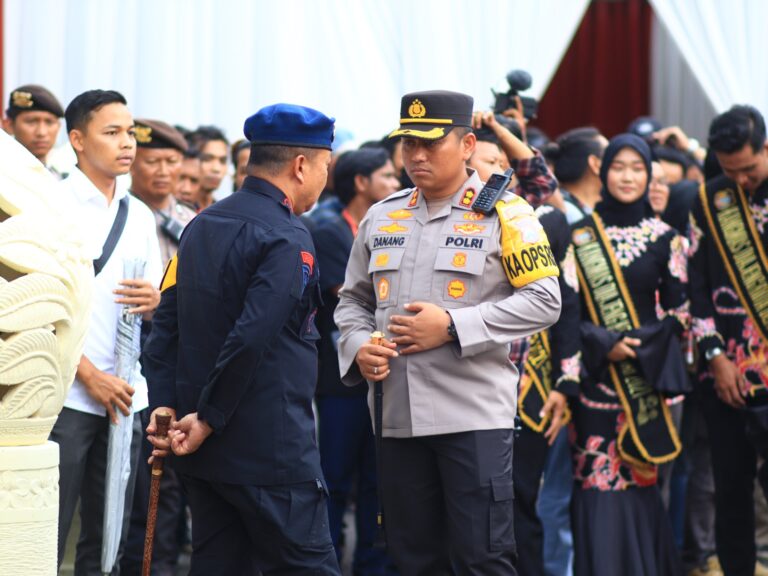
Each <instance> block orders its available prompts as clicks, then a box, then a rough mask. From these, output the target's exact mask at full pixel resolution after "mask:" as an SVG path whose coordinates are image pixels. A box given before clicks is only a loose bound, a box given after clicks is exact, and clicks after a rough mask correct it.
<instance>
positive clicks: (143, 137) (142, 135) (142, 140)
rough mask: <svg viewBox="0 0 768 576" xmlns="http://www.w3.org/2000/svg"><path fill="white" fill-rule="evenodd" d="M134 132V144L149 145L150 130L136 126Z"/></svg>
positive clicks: (150, 138) (146, 127) (150, 140)
mask: <svg viewBox="0 0 768 576" xmlns="http://www.w3.org/2000/svg"><path fill="white" fill-rule="evenodd" d="M134 130H135V132H136V142H138V143H139V144H149V143H150V142H152V128H150V127H149V126H140V125H139V124H137V125H136V127H135V128H134Z"/></svg>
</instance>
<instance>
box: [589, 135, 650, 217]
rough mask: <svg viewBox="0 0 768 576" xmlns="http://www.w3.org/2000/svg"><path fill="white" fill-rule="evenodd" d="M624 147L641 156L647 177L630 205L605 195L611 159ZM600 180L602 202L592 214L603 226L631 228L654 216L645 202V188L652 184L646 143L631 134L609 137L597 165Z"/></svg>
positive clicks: (648, 151) (646, 199)
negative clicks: (641, 191) (603, 221)
mask: <svg viewBox="0 0 768 576" xmlns="http://www.w3.org/2000/svg"><path fill="white" fill-rule="evenodd" d="M624 148H631V149H632V150H634V151H635V152H637V153H638V154H639V155H640V157H641V158H642V159H643V164H644V165H645V173H646V174H647V175H648V178H647V180H646V184H645V191H644V192H643V195H642V196H640V198H638V199H637V200H635V201H634V202H631V203H629V204H626V203H624V202H620V201H619V200H617V199H616V198H614V197H613V196H611V194H610V192H608V170H609V169H610V167H611V163H612V162H613V159H614V158H615V157H616V156H617V155H618V153H619V152H621V151H622V150H623V149H624ZM600 181H601V182H602V183H603V189H602V191H601V192H600V195H601V197H602V200H601V201H600V202H599V203H598V204H597V206H596V207H595V211H596V212H597V213H598V214H599V215H600V217H601V218H602V219H603V220H605V223H606V224H609V225H612V226H634V225H635V224H637V223H638V222H640V220H642V219H643V218H653V217H654V214H653V208H651V203H650V201H649V200H648V187H649V185H650V183H651V149H650V148H649V147H648V144H647V143H646V142H645V140H643V139H642V138H640V137H639V136H635V135H634V134H619V135H618V136H614V137H613V138H611V141H610V142H609V143H608V147H607V148H606V149H605V152H604V153H603V161H602V164H601V166H600Z"/></svg>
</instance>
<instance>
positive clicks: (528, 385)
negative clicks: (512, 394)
mask: <svg viewBox="0 0 768 576" xmlns="http://www.w3.org/2000/svg"><path fill="white" fill-rule="evenodd" d="M528 345H529V349H528V356H527V358H526V360H525V366H524V370H523V375H522V376H521V377H520V401H519V407H518V410H519V412H520V419H521V420H522V421H523V422H524V423H525V425H526V426H528V428H530V429H531V430H534V431H535V432H539V433H543V432H544V430H545V429H546V427H547V424H548V423H549V416H548V415H547V416H545V417H543V418H542V417H541V416H540V415H539V414H540V412H541V409H542V408H544V404H545V403H546V402H547V398H548V397H549V393H550V391H551V390H552V356H551V352H550V346H549V337H548V336H547V332H546V331H544V332H539V333H538V334H534V335H533V336H531V338H530V340H529V342H528ZM570 419H571V412H570V410H568V408H566V409H565V415H564V417H563V424H567V423H568V421H569V420H570Z"/></svg>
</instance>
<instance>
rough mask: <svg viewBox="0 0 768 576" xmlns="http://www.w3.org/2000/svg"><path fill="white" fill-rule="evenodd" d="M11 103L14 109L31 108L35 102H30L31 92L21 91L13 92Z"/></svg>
mask: <svg viewBox="0 0 768 576" xmlns="http://www.w3.org/2000/svg"><path fill="white" fill-rule="evenodd" d="M11 101H12V102H13V105H14V106H16V108H32V106H33V105H34V104H35V101H34V100H32V93H31V92H23V91H21V90H15V91H14V93H13V94H12V95H11Z"/></svg>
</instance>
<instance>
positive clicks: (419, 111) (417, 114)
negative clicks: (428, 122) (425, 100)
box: [408, 98, 427, 118]
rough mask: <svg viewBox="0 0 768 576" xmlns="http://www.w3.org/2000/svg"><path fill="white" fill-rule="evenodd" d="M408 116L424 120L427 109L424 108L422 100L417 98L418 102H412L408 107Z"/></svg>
mask: <svg viewBox="0 0 768 576" xmlns="http://www.w3.org/2000/svg"><path fill="white" fill-rule="evenodd" d="M408 115H409V116H410V117H411V118H424V116H426V115H427V109H426V108H425V107H424V104H422V103H421V100H419V99H418V98H416V100H414V101H413V102H411V105H410V106H408Z"/></svg>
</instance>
